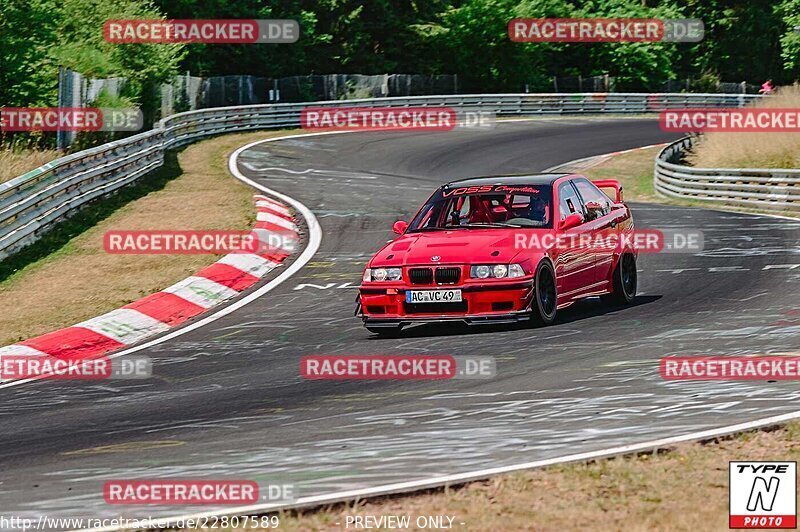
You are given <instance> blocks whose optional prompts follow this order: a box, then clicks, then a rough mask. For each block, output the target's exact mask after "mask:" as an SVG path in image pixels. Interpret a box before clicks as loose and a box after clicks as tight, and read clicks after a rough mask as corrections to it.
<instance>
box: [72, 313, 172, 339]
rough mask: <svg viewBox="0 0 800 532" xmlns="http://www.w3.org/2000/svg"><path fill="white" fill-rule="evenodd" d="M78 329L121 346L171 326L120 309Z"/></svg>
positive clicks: (146, 316) (92, 320)
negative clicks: (98, 335) (88, 331)
mask: <svg viewBox="0 0 800 532" xmlns="http://www.w3.org/2000/svg"><path fill="white" fill-rule="evenodd" d="M76 327H83V328H84V329H89V330H90V331H92V332H95V333H97V334H100V335H103V336H107V337H108V338H111V339H112V340H114V341H117V342H119V343H121V344H125V345H130V344H134V343H136V342H138V341H139V340H141V339H142V338H147V337H148V336H152V335H154V334H158V333H160V332H164V331H166V330H167V329H169V325H167V324H166V323H162V322H160V321H158V320H156V319H153V318H151V317H150V316H148V315H147V314H143V313H141V312H139V311H138V310H135V309H132V308H118V309H116V310H112V311H111V312H107V313H106V314H103V315H101V316H97V317H96V318H92V319H90V320H86V321H82V322H80V323H79V324H77V325H76Z"/></svg>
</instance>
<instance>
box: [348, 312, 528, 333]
mask: <svg viewBox="0 0 800 532" xmlns="http://www.w3.org/2000/svg"><path fill="white" fill-rule="evenodd" d="M361 319H362V320H363V321H364V326H365V327H371V328H378V327H380V328H386V329H397V328H402V327H405V326H406V325H412V324H418V323H452V322H463V323H466V324H467V325H495V324H500V323H518V322H521V321H528V320H530V313H529V312H528V311H517V312H510V313H508V314H491V315H482V314H478V315H471V316H470V315H465V316H419V317H417V316H415V317H405V316H404V317H402V318H369V317H366V316H363V315H362V316H361Z"/></svg>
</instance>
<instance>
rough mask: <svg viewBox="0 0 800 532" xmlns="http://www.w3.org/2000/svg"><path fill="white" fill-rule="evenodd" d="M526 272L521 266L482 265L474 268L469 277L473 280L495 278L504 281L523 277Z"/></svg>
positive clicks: (471, 269)
mask: <svg viewBox="0 0 800 532" xmlns="http://www.w3.org/2000/svg"><path fill="white" fill-rule="evenodd" d="M524 275H525V270H523V269H522V266H520V265H519V264H508V265H505V264H492V265H489V264H481V265H479V266H472V267H471V268H470V269H469V276H470V277H472V278H473V279H487V278H489V277H493V278H495V279H502V278H504V277H523V276H524Z"/></svg>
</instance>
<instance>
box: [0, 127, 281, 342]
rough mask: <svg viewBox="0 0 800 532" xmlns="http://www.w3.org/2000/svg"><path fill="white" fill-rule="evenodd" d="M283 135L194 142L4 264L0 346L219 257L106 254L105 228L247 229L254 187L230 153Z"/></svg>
mask: <svg viewBox="0 0 800 532" xmlns="http://www.w3.org/2000/svg"><path fill="white" fill-rule="evenodd" d="M280 134H283V133H282V132H278V131H273V132H259V133H246V134H237V135H226V136H221V137H217V138H214V139H210V140H206V141H203V142H200V143H197V144H193V145H190V146H189V147H187V148H186V149H184V150H183V151H182V152H180V153H179V154H177V155H173V156H171V157H169V158H168V160H167V164H166V165H165V167H163V168H162V169H161V170H159V171H158V172H154V173H152V174H150V175H149V176H148V177H147V178H145V179H143V180H141V181H140V182H139V183H138V184H136V185H135V186H132V187H128V188H126V189H123V190H122V191H121V192H120V193H118V194H116V195H114V196H111V197H109V198H106V199H104V200H101V201H100V202H97V203H95V204H93V205H92V206H90V207H88V208H86V209H84V210H83V211H81V212H80V213H78V214H77V215H76V216H75V217H73V218H71V219H70V220H68V221H66V222H64V223H63V224H61V226H60V227H59V228H58V229H56V230H55V231H53V232H52V233H50V234H49V235H47V237H46V238H45V239H44V240H42V241H39V242H38V243H36V244H34V245H33V246H31V247H29V248H28V249H26V250H23V251H22V252H21V253H19V254H17V255H15V256H13V257H10V258H9V259H8V260H6V261H4V262H2V263H0V300H2V301H4V302H7V303H10V302H13V308H14V310H13V312H0V346H2V345H8V344H11V343H14V342H18V341H20V340H24V339H27V338H30V337H32V336H36V335H39V334H44V333H47V332H50V331H53V330H55V329H58V328H61V327H67V326H70V325H73V324H75V323H77V322H79V321H82V320H85V319H88V318H91V317H94V316H97V315H99V314H103V313H104V312H108V311H110V310H113V309H115V308H118V307H120V306H122V305H125V304H127V303H130V302H131V301H134V300H136V299H138V298H140V297H142V296H145V295H148V294H151V293H153V292H157V291H159V290H161V289H162V288H165V287H167V286H169V285H170V284H173V283H174V282H176V281H179V280H181V279H183V278H185V277H187V276H189V275H191V274H192V273H194V272H196V271H197V270H199V269H201V268H203V267H204V266H206V265H208V264H211V263H212V262H214V261H215V260H216V259H217V258H218V257H217V256H215V255H109V254H107V253H105V251H104V250H103V234H104V233H105V232H106V231H108V230H111V229H120V230H125V229H128V230H137V229H190V230H191V229H231V230H240V229H248V228H250V227H251V226H252V224H253V222H254V220H255V205H254V203H253V199H252V196H253V194H254V193H255V191H254V190H253V189H252V188H250V187H248V186H246V185H244V184H242V183H240V182H239V181H237V180H236V179H234V178H233V177H231V176H230V174H229V173H228V170H227V159H228V158H227V156H228V155H229V154H230V153H232V152H233V151H234V150H235V149H236V148H238V147H239V146H242V145H243V144H245V143H247V142H252V141H254V140H258V139H262V138H266V137H270V136H277V135H280Z"/></svg>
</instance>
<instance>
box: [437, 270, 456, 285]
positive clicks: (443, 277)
mask: <svg viewBox="0 0 800 532" xmlns="http://www.w3.org/2000/svg"><path fill="white" fill-rule="evenodd" d="M460 279H461V268H436V284H456V283H457V282H458V281H459V280H460Z"/></svg>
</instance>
